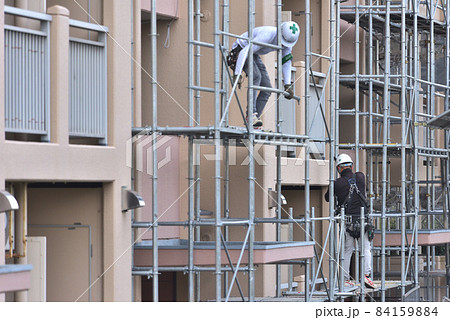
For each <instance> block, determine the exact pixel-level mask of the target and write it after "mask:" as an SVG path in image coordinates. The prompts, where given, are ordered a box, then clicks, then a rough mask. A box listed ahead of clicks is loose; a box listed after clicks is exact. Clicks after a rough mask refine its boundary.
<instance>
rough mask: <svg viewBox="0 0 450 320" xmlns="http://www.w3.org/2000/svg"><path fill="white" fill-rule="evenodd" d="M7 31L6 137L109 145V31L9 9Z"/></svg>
mask: <svg viewBox="0 0 450 320" xmlns="http://www.w3.org/2000/svg"><path fill="white" fill-rule="evenodd" d="M60 8H62V7H60ZM64 10H66V9H64V8H63V12H64ZM66 11H67V10H66ZM55 17H56V18H55ZM55 19H56V20H57V21H55ZM4 29H5V131H6V134H7V135H6V137H7V139H12V140H25V141H30V140H31V141H44V142H49V141H52V142H56V141H61V140H64V139H65V140H69V138H70V139H72V140H75V141H78V140H79V139H83V140H82V141H83V142H85V141H89V144H92V143H93V144H106V136H107V67H106V63H107V49H106V39H107V36H106V34H107V32H108V28H107V27H104V26H99V25H96V24H90V23H86V22H82V21H77V20H71V19H69V18H68V11H67V15H64V14H60V13H58V12H56V13H54V14H53V15H50V14H42V13H37V12H33V11H28V10H22V9H18V8H14V7H9V6H5V28H4ZM72 34H74V35H76V36H71V35H72ZM51 42H53V43H51ZM50 60H51V63H50ZM66 75H67V76H66ZM64 109H66V110H64ZM67 109H68V110H67ZM66 115H67V117H66ZM55 123H56V124H57V125H58V126H59V127H62V128H64V127H68V129H67V130H68V132H66V133H65V135H66V137H60V136H57V134H60V133H61V131H58V133H55V131H56V129H54V128H51V124H55ZM52 129H53V132H52ZM52 137H54V138H52ZM77 139H78V140H77ZM53 140H54V141H53Z"/></svg>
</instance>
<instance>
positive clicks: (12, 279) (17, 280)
mask: <svg viewBox="0 0 450 320" xmlns="http://www.w3.org/2000/svg"><path fill="white" fill-rule="evenodd" d="M32 268H33V267H32V265H29V264H20V265H17V264H11V265H1V266H0V293H3V292H10V291H22V290H28V289H30V284H31V269H32Z"/></svg>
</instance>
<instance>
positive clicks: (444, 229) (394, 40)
mask: <svg viewBox="0 0 450 320" xmlns="http://www.w3.org/2000/svg"><path fill="white" fill-rule="evenodd" d="M448 5H449V3H448V2H447V1H437V0H426V1H406V0H402V1H389V0H387V1H375V2H372V1H366V2H365V3H364V2H360V3H358V1H356V3H355V4H347V3H345V2H342V3H341V2H339V1H338V2H337V4H336V11H337V17H338V20H339V19H342V20H344V21H347V22H349V23H351V24H352V26H353V28H354V31H355V32H354V34H355V37H354V52H355V62H354V64H353V66H352V68H351V70H349V69H350V68H347V69H346V72H345V74H344V72H340V70H339V69H337V71H336V78H337V80H336V82H337V83H339V85H340V88H341V92H347V93H348V90H349V89H346V88H350V89H351V90H352V93H351V94H349V95H352V96H353V99H354V106H351V107H349V106H348V105H340V104H339V99H338V98H337V99H336V117H337V127H339V123H345V124H346V127H347V128H348V125H350V126H352V124H353V127H354V134H353V135H349V132H348V131H347V132H346V134H347V137H346V138H345V140H344V139H339V134H340V133H342V132H343V130H339V129H338V130H337V131H336V133H337V134H336V148H339V149H341V150H342V149H347V150H353V151H354V154H355V158H356V169H357V170H358V169H363V168H365V169H366V172H367V178H368V182H369V183H368V194H369V199H370V211H371V217H373V218H375V219H376V221H377V222H376V224H377V229H378V230H379V232H378V233H379V234H378V236H379V239H380V240H379V241H375V242H377V244H375V243H374V247H373V255H374V260H375V261H376V262H374V265H375V264H377V271H378V274H379V276H380V281H381V282H380V285H381V291H380V293H379V299H380V300H381V301H386V299H389V294H388V292H387V291H388V288H387V285H386V282H387V278H386V277H387V276H389V275H390V274H393V273H392V272H390V271H391V270H390V269H389V266H390V263H391V261H394V259H398V258H400V272H399V273H398V272H397V277H398V276H399V277H400V283H399V287H400V290H401V300H402V301H405V300H412V301H418V300H419V298H420V297H421V296H422V297H423V299H425V300H427V301H435V300H434V299H435V290H434V289H433V288H432V286H430V281H431V280H430V276H431V275H432V274H433V271H434V269H435V261H436V260H435V253H436V250H437V245H444V247H445V251H444V252H441V254H443V255H444V256H445V261H446V263H445V265H446V267H445V269H446V270H441V271H440V272H435V274H438V273H439V274H440V275H441V276H444V277H446V284H447V285H446V290H447V292H446V295H448V283H449V282H448V281H449V278H448V275H449V274H448V271H449V270H448V236H445V237H443V239H441V240H432V236H433V234H436V232H439V233H441V234H442V235H444V234H446V235H447V234H448V233H449V231H450V230H448V155H449V154H448V147H449V145H448V134H447V132H446V130H434V129H435V128H436V127H434V128H432V126H431V125H430V126H429V125H428V122H429V121H430V120H432V119H434V118H435V117H436V116H437V115H439V113H442V112H444V111H445V110H448V93H449V84H450V83H449V62H450V60H449V52H450V51H449V36H450V35H449V17H448V12H450V11H449V7H448ZM338 26H339V24H338ZM346 31H347V30H340V31H338V32H337V33H336V39H335V40H336V45H337V51H336V52H337V55H339V53H340V50H339V46H340V39H341V34H342V33H343V32H346ZM360 53H364V54H365V56H360ZM336 59H337V60H338V61H339V56H337V58H336ZM437 60H439V63H437ZM443 66H445V68H443ZM336 67H337V68H339V65H336ZM441 68H442V69H445V72H440V74H439V76H440V77H437V73H438V72H439V71H440V69H441ZM364 160H365V162H366V166H364V163H363V162H364ZM438 160H440V162H438ZM391 167H393V168H397V169H400V170H401V172H400V175H398V172H393V171H394V170H391ZM395 177H397V179H398V180H399V181H398V180H397V179H395ZM438 198H439V199H438ZM437 230H439V231H437ZM394 237H396V239H395V240H393V238H394ZM421 250H422V251H421ZM424 251H425V252H424ZM375 258H376V259H375ZM419 258H420V259H421V260H424V262H423V263H424V265H425V266H426V270H420V264H419ZM420 276H424V277H425V282H426V285H425V288H426V289H425V290H426V292H425V293H424V294H422V293H420V292H419V289H420V288H421V283H420V279H419V277H420Z"/></svg>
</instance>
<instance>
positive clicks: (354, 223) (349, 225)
mask: <svg viewBox="0 0 450 320" xmlns="http://www.w3.org/2000/svg"><path fill="white" fill-rule="evenodd" d="M345 231H347V232H348V234H349V235H350V236H351V237H352V238H354V239H359V237H360V236H361V218H360V216H357V215H354V216H346V217H345ZM374 231H375V226H374V225H373V223H372V219H371V218H369V217H366V219H365V223H364V233H367V236H368V238H369V241H372V240H373V237H374Z"/></svg>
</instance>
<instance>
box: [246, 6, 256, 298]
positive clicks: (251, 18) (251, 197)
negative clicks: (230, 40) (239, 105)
mask: <svg viewBox="0 0 450 320" xmlns="http://www.w3.org/2000/svg"><path fill="white" fill-rule="evenodd" d="M254 27H255V0H248V38H249V50H248V60H247V61H248V72H249V74H248V83H249V88H248V94H247V103H248V104H247V105H248V108H247V109H248V110H247V116H248V118H247V119H252V113H253V110H252V109H253V93H254V91H253V28H254ZM254 140H255V135H254V132H253V126H252V125H249V143H248V147H247V148H248V158H249V164H248V183H249V186H248V220H249V228H250V238H249V242H248V298H249V301H250V302H252V301H254V300H255V271H254V269H253V247H254V241H255V230H254V220H255V177H254V176H255V159H254V155H253V154H254Z"/></svg>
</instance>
